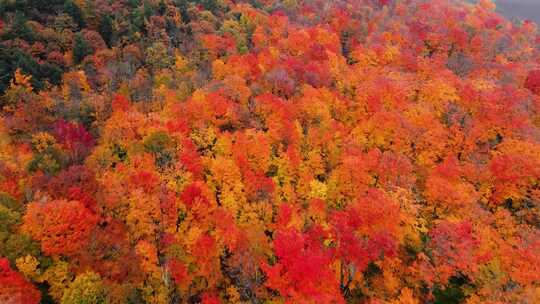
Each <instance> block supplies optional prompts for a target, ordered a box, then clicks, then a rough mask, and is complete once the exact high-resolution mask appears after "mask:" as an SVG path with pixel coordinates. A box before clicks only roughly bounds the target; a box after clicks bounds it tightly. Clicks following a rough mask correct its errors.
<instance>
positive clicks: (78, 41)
mask: <svg viewBox="0 0 540 304" xmlns="http://www.w3.org/2000/svg"><path fill="white" fill-rule="evenodd" d="M90 54H92V48H91V47H90V44H89V43H88V41H86V39H84V37H83V35H82V34H81V33H77V35H75V41H74V44H73V61H74V62H75V63H80V62H81V61H82V60H83V59H84V57H86V56H88V55H90Z"/></svg>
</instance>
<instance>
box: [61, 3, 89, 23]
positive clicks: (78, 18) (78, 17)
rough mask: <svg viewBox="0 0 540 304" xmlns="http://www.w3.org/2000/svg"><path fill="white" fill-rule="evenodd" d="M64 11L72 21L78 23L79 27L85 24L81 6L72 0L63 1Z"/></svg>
mask: <svg viewBox="0 0 540 304" xmlns="http://www.w3.org/2000/svg"><path fill="white" fill-rule="evenodd" d="M64 12H66V14H68V15H70V16H71V18H73V21H75V23H77V25H79V28H83V27H84V26H85V25H86V22H85V21H84V17H83V13H82V10H81V8H80V7H79V6H78V5H77V4H75V3H74V2H73V1H71V0H67V1H66V2H65V3H64Z"/></svg>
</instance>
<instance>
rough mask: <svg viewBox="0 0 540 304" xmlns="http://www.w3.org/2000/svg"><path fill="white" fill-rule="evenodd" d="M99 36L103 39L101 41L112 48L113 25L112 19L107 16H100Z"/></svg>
mask: <svg viewBox="0 0 540 304" xmlns="http://www.w3.org/2000/svg"><path fill="white" fill-rule="evenodd" d="M98 31H99V34H100V35H101V38H103V41H105V43H106V44H107V46H108V47H111V46H112V42H113V41H112V40H113V24H112V18H111V16H110V15H108V14H104V15H102V16H101V20H100V21H99V26H98Z"/></svg>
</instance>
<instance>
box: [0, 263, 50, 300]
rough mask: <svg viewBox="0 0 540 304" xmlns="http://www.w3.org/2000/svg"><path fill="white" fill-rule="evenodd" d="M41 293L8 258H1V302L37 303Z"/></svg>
mask: <svg viewBox="0 0 540 304" xmlns="http://www.w3.org/2000/svg"><path fill="white" fill-rule="evenodd" d="M40 300H41V293H40V292H39V290H38V289H36V288H35V287H34V286H33V285H32V284H31V283H30V282H28V281H26V280H25V278H24V277H23V276H22V275H21V274H20V273H18V272H16V271H15V270H13V269H11V267H10V265H9V261H8V259H6V258H1V259H0V302H2V303H28V304H37V303H39V302H40Z"/></svg>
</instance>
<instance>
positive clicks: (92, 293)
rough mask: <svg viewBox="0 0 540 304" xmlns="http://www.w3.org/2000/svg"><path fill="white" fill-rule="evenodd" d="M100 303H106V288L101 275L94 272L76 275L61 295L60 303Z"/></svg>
mask: <svg viewBox="0 0 540 304" xmlns="http://www.w3.org/2000/svg"><path fill="white" fill-rule="evenodd" d="M101 303H103V304H104V303H107V289H106V287H105V285H104V284H103V281H102V280H101V277H100V276H99V275H98V274H97V273H94V272H87V273H83V274H80V275H78V276H77V277H76V278H75V280H73V282H71V284H69V287H68V288H67V289H66V290H65V291H64V295H63V296H62V304H101Z"/></svg>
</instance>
